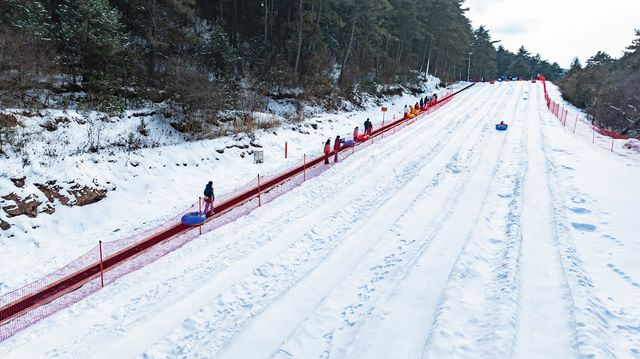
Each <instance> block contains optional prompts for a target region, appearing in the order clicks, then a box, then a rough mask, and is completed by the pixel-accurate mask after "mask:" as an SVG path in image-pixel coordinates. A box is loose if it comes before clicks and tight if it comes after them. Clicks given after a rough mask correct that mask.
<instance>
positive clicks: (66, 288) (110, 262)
mask: <svg viewBox="0 0 640 359" xmlns="http://www.w3.org/2000/svg"><path fill="white" fill-rule="evenodd" d="M473 85H475V83H473V84H470V85H469V86H466V87H464V88H463V89H461V90H458V91H456V92H454V93H452V94H450V95H448V96H445V97H443V98H442V99H440V100H438V102H436V104H435V105H438V104H440V103H442V102H445V101H447V100H449V99H451V98H452V97H454V96H455V95H457V94H459V93H461V92H463V91H465V90H467V89H469V88H471V87H472V86H473ZM406 120H407V119H405V118H400V119H398V120H396V121H393V122H390V123H389V124H387V125H384V126H381V127H380V128H378V129H376V130H373V131H372V133H371V136H370V138H372V137H375V136H378V135H380V134H382V133H383V132H386V131H388V130H390V129H392V128H394V127H396V126H398V125H399V124H401V123H402V122H404V121H406ZM347 147H350V146H345V145H342V146H341V147H340V148H339V149H338V152H340V151H342V150H343V149H345V148H347ZM334 152H335V151H332V152H331V153H329V156H332V155H333V154H334ZM323 161H324V155H322V156H319V157H317V158H315V159H313V160H312V161H310V162H308V163H306V164H303V165H300V166H298V167H295V168H293V169H291V170H289V171H287V172H284V173H283V174H281V175H280V176H278V177H275V178H273V179H271V180H269V181H267V182H265V183H263V184H261V186H260V191H262V192H268V191H270V190H272V189H274V188H275V187H277V186H278V185H280V184H281V183H283V182H285V181H286V180H287V179H289V178H292V177H295V176H296V175H298V174H300V173H302V172H303V171H305V170H306V169H307V168H311V167H314V166H316V165H318V164H320V163H322V162H323ZM258 191H259V189H258V187H254V188H251V189H249V190H247V191H246V192H244V193H240V194H239V195H237V196H236V197H232V198H230V199H228V200H226V201H224V202H222V203H220V204H219V205H217V206H214V208H213V210H214V212H215V214H214V215H213V216H220V215H222V214H223V213H224V212H227V211H229V210H231V209H233V208H236V207H238V206H240V205H242V204H244V203H246V202H248V201H249V200H251V199H252V198H254V197H257V196H258ZM213 216H209V215H207V218H210V217H213ZM192 229H193V227H192V226H190V225H186V224H183V223H179V224H176V225H175V226H173V227H171V228H169V229H167V230H166V231H164V232H160V233H158V234H156V235H154V236H152V237H149V238H147V239H145V240H142V241H141V242H139V243H137V244H134V245H132V246H131V247H128V248H126V249H124V250H122V251H120V252H118V253H115V254H113V255H112V256H110V257H107V258H106V259H105V260H104V261H103V262H102V267H103V271H105V272H106V271H108V270H109V269H112V268H114V267H116V266H117V265H119V264H120V263H123V262H125V261H127V260H128V259H131V258H133V257H135V256H137V255H139V254H141V253H142V252H144V251H145V250H147V249H149V248H151V247H153V246H155V245H157V244H159V243H161V242H164V241H166V240H169V239H171V238H173V237H176V236H178V235H181V234H184V233H185V232H188V231H189V230H192ZM99 275H100V263H99V262H98V263H96V264H94V265H92V266H90V267H87V268H85V269H83V270H80V271H78V272H76V273H73V274H71V275H69V276H68V277H66V278H63V279H61V280H59V281H57V282H55V283H53V284H51V285H50V286H48V287H46V288H44V289H42V290H40V291H39V292H37V293H34V294H32V295H29V296H27V297H24V298H21V299H19V300H17V301H15V302H13V303H10V304H8V305H6V306H5V307H4V308H0V325H2V324H5V322H8V320H10V319H11V318H14V317H16V316H18V315H20V314H22V313H24V312H25V311H27V310H28V309H31V308H35V307H38V306H40V305H43V304H46V303H49V302H51V301H53V300H55V299H56V298H58V297H61V296H63V295H65V294H66V293H69V292H71V291H74V290H76V289H78V288H80V287H81V286H82V285H84V284H85V283H86V282H88V281H89V280H91V279H93V278H96V277H97V276H99Z"/></svg>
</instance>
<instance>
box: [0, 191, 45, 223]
mask: <svg viewBox="0 0 640 359" xmlns="http://www.w3.org/2000/svg"><path fill="white" fill-rule="evenodd" d="M2 198H4V199H6V200H9V201H14V202H15V203H16V204H12V205H8V206H4V207H2V209H3V210H4V212H5V213H6V214H7V216H9V218H11V217H15V216H20V215H23V214H24V215H27V216H28V217H31V218H35V217H37V216H38V206H40V204H42V202H40V201H38V198H37V197H36V196H35V195H33V194H31V195H29V196H27V197H26V198H24V199H22V198H20V196H18V195H17V194H15V193H11V194H9V195H6V196H3V197H2Z"/></svg>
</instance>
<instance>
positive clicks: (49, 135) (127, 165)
mask: <svg viewBox="0 0 640 359" xmlns="http://www.w3.org/2000/svg"><path fill="white" fill-rule="evenodd" d="M436 83H437V79H435V78H429V81H427V82H425V83H424V86H423V90H424V91H427V92H428V93H434V92H437V93H439V94H441V93H443V92H444V91H446V90H445V89H439V90H435V85H436ZM460 86H462V84H459V85H457V87H460ZM414 101H415V98H414V97H413V96H411V95H410V94H407V93H405V94H403V95H401V96H395V97H391V98H388V99H387V100H386V101H385V102H383V105H385V106H387V107H388V109H389V112H387V117H386V119H387V121H388V120H389V119H390V117H392V116H393V117H394V118H398V117H399V115H400V114H401V113H402V110H403V107H404V106H405V105H406V104H410V103H413V102H414ZM268 108H269V109H270V110H272V111H276V112H275V114H271V115H267V114H263V116H265V117H270V116H276V117H278V115H277V114H278V113H279V114H284V113H285V112H286V111H287V110H288V108H287V107H286V106H284V107H283V106H282V104H280V103H276V102H270V103H269V104H268ZM366 108H367V110H365V111H362V110H352V111H348V112H344V111H343V112H338V113H322V112H318V110H317V109H316V112H317V113H316V114H315V115H312V116H310V118H307V119H306V121H305V122H304V123H291V122H288V121H285V120H284V119H282V117H278V118H280V119H282V120H283V126H282V127H281V128H275V129H270V130H257V131H255V133H254V135H253V137H250V136H249V135H247V134H239V135H236V136H228V137H222V138H218V139H214V140H206V141H198V142H185V141H184V140H182V139H181V136H180V135H179V134H176V133H175V130H173V129H172V128H171V127H170V126H168V125H167V123H166V121H165V120H163V119H161V118H158V117H160V115H155V116H151V117H136V116H133V115H134V114H135V113H134V112H131V113H129V115H131V116H124V117H122V118H108V119H102V120H98V118H99V117H101V116H100V115H99V114H96V113H89V114H86V115H84V116H81V115H80V114H78V113H77V112H73V111H68V112H66V111H58V110H47V111H41V113H42V115H43V116H42V117H37V116H36V117H31V118H25V117H20V118H21V120H22V122H23V123H22V125H23V126H24V127H21V128H20V129H19V132H20V133H19V134H18V136H17V137H20V138H28V139H29V141H27V143H26V144H25V148H24V150H23V152H24V155H25V156H27V157H28V158H29V159H30V160H29V162H30V163H29V165H28V166H23V162H22V156H17V157H11V158H8V159H6V158H4V157H0V167H1V168H2V172H1V173H0V196H4V195H7V194H9V193H16V194H17V195H19V196H21V197H26V196H28V195H30V194H33V195H36V196H37V197H38V198H39V200H40V201H42V202H46V197H45V195H44V194H43V193H42V192H40V191H39V190H38V189H37V188H36V187H35V186H34V183H45V182H46V181H49V180H53V179H55V180H57V181H58V183H59V184H63V185H64V184H66V182H70V181H74V182H75V183H88V184H92V183H98V184H100V185H101V186H103V187H104V188H109V189H112V190H110V191H109V192H108V194H107V197H106V198H105V199H103V200H102V201H100V202H97V203H95V204H91V205H89V206H84V207H66V206H64V205H61V204H60V203H59V202H58V201H57V200H56V201H55V204H57V205H56V212H55V213H54V214H52V215H48V214H45V213H40V214H39V215H38V217H37V218H29V217H27V216H24V215H22V216H18V217H13V218H6V214H5V213H4V212H3V211H2V210H0V219H6V220H7V221H9V222H11V224H12V225H13V226H12V228H10V229H9V230H7V231H2V230H0V263H3V265H2V266H0V295H1V294H4V293H7V292H9V291H11V290H13V289H15V288H18V287H20V286H22V285H24V284H26V283H29V282H31V281H33V280H36V279H38V278H40V277H42V276H43V275H46V274H48V273H50V272H53V271H54V270H56V269H58V268H60V267H62V266H64V265H66V264H67V263H68V262H70V261H71V260H74V259H76V258H77V257H79V256H80V255H82V254H84V253H85V252H86V251H87V250H89V249H90V248H92V247H94V246H95V245H96V244H97V243H98V241H99V240H102V241H103V242H107V241H113V240H117V239H120V238H124V237H128V236H130V235H132V234H135V233H139V232H141V231H144V230H145V229H148V228H152V227H154V226H157V225H159V224H161V223H164V222H165V221H166V220H168V219H171V218H173V217H174V216H176V215H178V214H179V213H180V212H182V211H183V210H185V209H186V208H188V207H189V206H190V205H191V204H193V203H194V202H197V200H198V196H199V195H201V194H202V190H203V189H204V184H206V183H207V181H209V180H213V181H214V187H215V193H216V195H217V196H220V195H222V194H225V193H228V192H230V191H232V190H233V189H235V188H238V187H242V186H244V185H245V184H247V183H249V182H250V181H253V180H255V178H256V175H258V174H261V175H269V174H273V173H279V172H281V171H283V170H284V169H285V168H289V167H291V166H293V165H294V164H297V163H299V162H301V161H302V160H303V155H304V154H305V153H306V154H307V155H312V154H313V155H316V154H318V153H319V152H320V151H321V150H322V147H323V144H324V141H325V140H326V139H327V138H329V137H331V138H332V139H333V138H335V136H336V135H337V134H341V135H343V136H344V135H347V134H349V133H351V131H353V128H354V127H355V126H360V127H362V124H363V122H364V121H365V119H366V118H368V117H369V118H371V120H372V121H373V122H374V124H378V123H379V122H380V121H382V112H380V106H379V104H376V103H375V102H374V101H373V100H372V99H369V101H368V102H367V103H366ZM278 111H279V112H278ZM148 112H149V111H139V112H138V114H142V113H148ZM102 117H104V115H102ZM63 118H64V119H67V120H68V122H66V121H67V120H65V122H62V123H61V124H60V125H59V126H58V129H57V130H56V131H53V132H50V131H47V130H45V129H43V128H42V127H41V126H40V125H43V124H45V123H48V122H52V121H53V122H55V119H63ZM141 118H144V119H145V121H146V125H147V127H148V130H149V135H148V136H147V137H146V139H144V140H145V141H151V142H154V143H157V144H159V145H161V146H159V147H157V148H144V149H138V150H132V151H127V150H126V149H123V148H121V147H118V146H117V145H113V144H118V143H120V142H122V141H126V140H127V138H128V136H129V134H132V133H133V134H135V135H136V136H137V137H141V136H140V135H139V134H138V133H137V132H136V127H137V126H138V125H139V124H140V119H141ZM106 122H109V123H106ZM96 127H101V128H102V130H101V135H100V136H101V140H100V143H101V144H102V145H104V146H106V147H107V148H106V149H103V150H101V151H100V152H99V153H84V152H83V151H80V150H79V149H80V148H83V147H86V146H87V145H88V144H87V142H86V141H87V133H88V132H91V131H95V128H96ZM92 129H93V130H92ZM285 141H287V142H288V158H287V159H285V158H284V144H285ZM107 144H112V145H111V146H108V145H107ZM256 146H261V147H256ZM50 149H53V152H55V154H56V155H55V157H50V156H48V155H47V153H49V150H50ZM254 150H262V151H263V152H264V163H260V164H255V163H253V155H252V153H253V151H254ZM221 152H222V153H221ZM16 177H17V178H19V177H26V181H25V182H26V185H25V186H24V187H23V188H18V187H17V186H16V185H14V184H13V183H12V181H11V180H10V178H16ZM10 204H13V202H12V201H4V200H3V199H1V198H0V207H2V206H5V205H10ZM41 207H43V206H41Z"/></svg>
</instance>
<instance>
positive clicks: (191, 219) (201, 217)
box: [181, 212, 207, 226]
mask: <svg viewBox="0 0 640 359" xmlns="http://www.w3.org/2000/svg"><path fill="white" fill-rule="evenodd" d="M206 219H207V215H206V214H204V213H200V212H189V213H187V214H185V215H184V216H182V220H181V222H182V224H184V225H187V226H199V225H201V224H202V223H204V221H205V220H206Z"/></svg>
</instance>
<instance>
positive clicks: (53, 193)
mask: <svg viewBox="0 0 640 359" xmlns="http://www.w3.org/2000/svg"><path fill="white" fill-rule="evenodd" d="M35 186H36V187H37V188H38V189H39V190H40V192H42V193H44V195H45V197H47V199H48V200H49V202H53V201H54V200H56V199H57V200H58V201H60V203H62V204H64V205H65V206H69V203H70V201H69V197H67V196H65V195H62V194H60V192H61V191H62V187H60V186H59V185H57V184H56V181H55V180H53V181H47V183H46V184H40V183H36V184H35Z"/></svg>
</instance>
